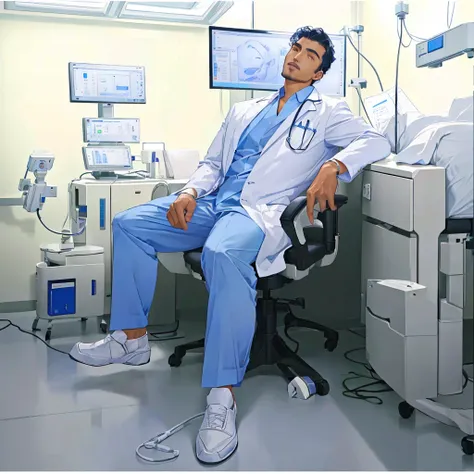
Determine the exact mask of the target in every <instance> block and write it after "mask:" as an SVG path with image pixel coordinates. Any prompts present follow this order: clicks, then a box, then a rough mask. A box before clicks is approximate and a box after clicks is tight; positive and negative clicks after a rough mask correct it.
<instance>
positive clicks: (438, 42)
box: [428, 36, 444, 53]
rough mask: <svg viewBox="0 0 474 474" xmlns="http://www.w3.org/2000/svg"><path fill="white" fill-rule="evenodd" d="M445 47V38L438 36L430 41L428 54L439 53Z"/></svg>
mask: <svg viewBox="0 0 474 474" xmlns="http://www.w3.org/2000/svg"><path fill="white" fill-rule="evenodd" d="M443 46H444V36H438V37H437V38H434V39H432V40H430V41H428V53H432V52H433V51H437V50H438V49H441V48H442V47H443Z"/></svg>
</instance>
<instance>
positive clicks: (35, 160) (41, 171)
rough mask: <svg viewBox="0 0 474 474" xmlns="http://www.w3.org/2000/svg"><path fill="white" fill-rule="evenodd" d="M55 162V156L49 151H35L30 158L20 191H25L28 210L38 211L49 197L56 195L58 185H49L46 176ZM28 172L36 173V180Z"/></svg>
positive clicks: (24, 207) (19, 186) (19, 185)
mask: <svg viewBox="0 0 474 474" xmlns="http://www.w3.org/2000/svg"><path fill="white" fill-rule="evenodd" d="M53 164H54V156H53V155H52V154H51V153H49V152H34V153H32V154H31V156H30V158H29V159H28V165H27V167H26V172H25V176H24V177H23V179H20V182H19V184H18V191H21V192H22V193H23V196H22V197H23V209H25V210H26V211H28V212H37V211H40V210H41V209H43V204H44V203H45V201H46V198H48V197H56V195H57V187H56V186H48V185H47V184H46V181H45V178H46V174H47V173H48V171H51V168H52V167H53ZM28 173H33V174H34V175H35V182H34V183H32V182H31V180H30V179H29V178H27V176H28Z"/></svg>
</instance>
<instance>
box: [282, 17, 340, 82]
mask: <svg viewBox="0 0 474 474" xmlns="http://www.w3.org/2000/svg"><path fill="white" fill-rule="evenodd" d="M301 38H307V39H309V40H311V41H316V42H317V43H319V44H320V45H321V46H322V47H323V48H324V49H325V50H326V52H325V53H324V55H323V57H322V58H321V61H322V62H321V66H319V68H318V70H317V71H316V72H318V71H323V73H324V74H326V72H328V71H329V68H330V67H331V64H332V63H333V62H334V61H335V60H336V58H335V57H334V46H333V44H332V41H331V38H329V36H328V35H327V33H326V32H325V31H324V30H323V29H322V28H313V27H311V26H304V27H303V28H299V29H298V30H296V32H295V33H294V34H293V36H292V37H291V38H290V45H291V46H293V45H294V44H295V43H297V42H298V41H299V40H300V39H301Z"/></svg>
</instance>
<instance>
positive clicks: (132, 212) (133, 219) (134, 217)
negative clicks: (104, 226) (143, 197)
mask: <svg viewBox="0 0 474 474" xmlns="http://www.w3.org/2000/svg"><path fill="white" fill-rule="evenodd" d="M141 214H143V210H142V206H136V207H132V208H131V209H127V210H126V211H122V212H119V213H118V214H116V215H115V217H114V218H113V220H112V228H113V230H118V229H120V230H126V231H128V232H130V231H133V229H135V228H136V226H137V223H138V222H139V221H140V220H141Z"/></svg>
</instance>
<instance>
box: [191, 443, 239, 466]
mask: <svg viewBox="0 0 474 474" xmlns="http://www.w3.org/2000/svg"><path fill="white" fill-rule="evenodd" d="M238 447H239V443H238V442H237V444H236V445H235V448H234V450H233V451H232V452H231V453H230V454H229V455H227V456H226V457H225V458H224V459H221V460H220V461H215V462H212V461H201V460H200V459H199V458H198V455H197V452H196V450H194V454H195V455H196V459H197V460H198V461H199V463H200V464H202V465H203V466H218V465H219V464H222V463H223V462H226V461H228V460H229V459H230V458H231V457H232V456H233V455H234V454H235V453H236V452H237V448H238Z"/></svg>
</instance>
